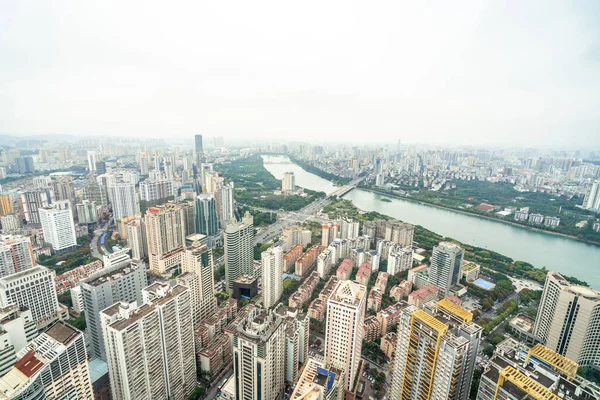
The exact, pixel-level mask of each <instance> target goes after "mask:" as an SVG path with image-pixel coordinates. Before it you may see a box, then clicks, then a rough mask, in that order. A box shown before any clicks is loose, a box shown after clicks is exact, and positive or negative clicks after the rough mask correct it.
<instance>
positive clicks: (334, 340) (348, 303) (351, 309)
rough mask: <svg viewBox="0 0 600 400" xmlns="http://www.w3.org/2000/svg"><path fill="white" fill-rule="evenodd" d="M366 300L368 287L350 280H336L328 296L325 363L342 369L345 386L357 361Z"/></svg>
mask: <svg viewBox="0 0 600 400" xmlns="http://www.w3.org/2000/svg"><path fill="white" fill-rule="evenodd" d="M366 303H367V288H366V287H365V286H363V285H361V284H359V283H356V282H352V281H339V282H338V283H337V284H336V286H335V288H334V289H333V292H332V294H331V296H330V297H329V299H328V300H327V321H326V325H325V363H326V364H328V365H331V366H333V367H335V368H338V369H340V370H343V371H344V382H345V384H346V389H347V390H351V388H352V387H353V385H354V378H355V377H356V374H357V372H358V368H359V365H360V360H361V351H362V341H363V336H364V320H365V311H366V310H365V308H366Z"/></svg>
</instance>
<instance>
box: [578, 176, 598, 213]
mask: <svg viewBox="0 0 600 400" xmlns="http://www.w3.org/2000/svg"><path fill="white" fill-rule="evenodd" d="M582 207H583V208H585V209H586V210H600V182H594V183H592V186H590V189H589V190H588V192H587V193H586V195H585V197H584V199H583V205H582Z"/></svg>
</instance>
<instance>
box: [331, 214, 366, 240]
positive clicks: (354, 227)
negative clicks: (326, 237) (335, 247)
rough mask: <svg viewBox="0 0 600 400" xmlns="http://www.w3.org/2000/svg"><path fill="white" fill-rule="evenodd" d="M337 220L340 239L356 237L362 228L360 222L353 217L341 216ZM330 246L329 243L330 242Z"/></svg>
mask: <svg viewBox="0 0 600 400" xmlns="http://www.w3.org/2000/svg"><path fill="white" fill-rule="evenodd" d="M336 222H337V225H338V227H339V228H338V236H339V238H340V239H356V238H357V237H358V231H359V229H360V223H359V222H358V221H354V220H353V219H351V218H340V219H339V220H338V221H336ZM328 246H329V244H328Z"/></svg>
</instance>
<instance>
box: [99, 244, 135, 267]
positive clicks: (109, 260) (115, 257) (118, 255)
mask: <svg viewBox="0 0 600 400" xmlns="http://www.w3.org/2000/svg"><path fill="white" fill-rule="evenodd" d="M130 251H131V249H130V248H129V247H124V248H122V249H119V250H115V251H113V252H112V253H110V254H104V255H103V256H102V263H103V264H104V269H109V268H119V267H128V266H129V265H130V264H131V257H130V256H129V252H130Z"/></svg>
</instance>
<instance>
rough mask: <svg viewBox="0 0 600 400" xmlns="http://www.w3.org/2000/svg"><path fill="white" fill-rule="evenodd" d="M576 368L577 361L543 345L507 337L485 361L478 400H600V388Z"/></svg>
mask: <svg viewBox="0 0 600 400" xmlns="http://www.w3.org/2000/svg"><path fill="white" fill-rule="evenodd" d="M577 369H578V366H577V363H575V362H573V361H571V360H569V359H567V358H565V357H563V356H561V355H560V354H557V353H556V352H554V351H552V350H550V349H549V348H547V347H545V346H543V345H541V344H537V345H535V346H534V347H532V348H528V347H527V346H525V345H523V344H522V343H519V342H517V341H516V340H514V339H512V338H508V339H506V340H504V341H503V342H501V343H499V344H498V345H497V346H496V349H495V352H494V355H493V356H492V357H491V358H490V360H489V362H488V363H486V367H485V370H484V371H483V374H482V375H481V380H480V383H479V388H478V390H477V400H496V399H501V400H522V399H548V400H559V399H566V400H593V399H599V398H600V387H599V386H598V385H597V384H594V383H592V382H590V381H588V380H586V379H584V378H582V377H581V376H579V375H577Z"/></svg>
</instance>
